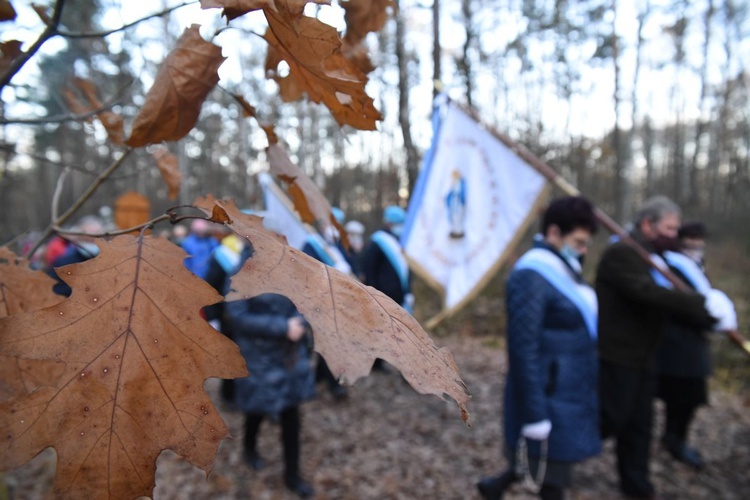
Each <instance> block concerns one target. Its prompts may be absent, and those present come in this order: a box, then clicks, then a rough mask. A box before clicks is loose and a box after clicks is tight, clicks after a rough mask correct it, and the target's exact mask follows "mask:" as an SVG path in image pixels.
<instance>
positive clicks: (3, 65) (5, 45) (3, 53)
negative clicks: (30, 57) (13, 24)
mask: <svg viewBox="0 0 750 500" xmlns="http://www.w3.org/2000/svg"><path fill="white" fill-rule="evenodd" d="M21 45H22V43H21V42H19V41H18V40H8V41H7V42H1V43H0V71H5V70H6V69H8V67H9V66H10V63H12V62H13V59H15V58H16V57H18V56H20V55H21V53H22V51H21Z"/></svg>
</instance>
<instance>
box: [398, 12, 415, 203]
mask: <svg viewBox="0 0 750 500" xmlns="http://www.w3.org/2000/svg"><path fill="white" fill-rule="evenodd" d="M400 4H401V2H400V1H399V0H396V59H397V61H398V93H399V100H398V121H399V123H400V124H401V134H402V135H403V137H404V149H405V150H406V175H407V184H408V185H407V186H406V188H407V190H408V191H409V193H411V191H412V189H413V188H414V184H415V183H416V181H417V174H418V173H419V155H418V154H417V150H416V148H415V147H414V142H413V141H412V138H411V119H410V117H409V109H410V106H409V68H408V61H407V55H406V49H405V43H404V38H405V35H406V30H405V28H404V17H403V14H404V13H403V11H402V10H401V9H400Z"/></svg>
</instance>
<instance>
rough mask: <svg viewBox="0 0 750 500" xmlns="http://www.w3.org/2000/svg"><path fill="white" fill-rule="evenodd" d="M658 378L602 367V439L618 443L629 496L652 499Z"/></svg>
mask: <svg viewBox="0 0 750 500" xmlns="http://www.w3.org/2000/svg"><path fill="white" fill-rule="evenodd" d="M655 394H656V378H655V376H654V374H653V373H652V372H651V371H650V370H647V369H644V370H639V369H634V368H628V367H625V366H621V365H618V364H615V363H611V362H609V361H605V360H600V363H599V401H600V405H601V431H602V438H607V437H610V436H614V437H615V439H616V441H617V443H616V444H617V472H618V473H619V475H620V489H621V490H622V492H623V493H625V494H626V495H631V496H643V497H646V496H649V495H652V494H653V492H654V487H653V485H652V484H651V481H650V479H649V459H650V451H651V425H652V423H653V406H652V400H653V398H654V396H655Z"/></svg>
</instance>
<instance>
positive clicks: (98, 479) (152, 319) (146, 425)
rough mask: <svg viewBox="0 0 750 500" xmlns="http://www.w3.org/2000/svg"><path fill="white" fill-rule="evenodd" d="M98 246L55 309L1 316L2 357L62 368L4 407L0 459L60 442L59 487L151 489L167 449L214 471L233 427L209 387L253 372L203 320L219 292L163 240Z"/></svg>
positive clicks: (11, 460) (75, 491)
mask: <svg viewBox="0 0 750 500" xmlns="http://www.w3.org/2000/svg"><path fill="white" fill-rule="evenodd" d="M96 242H97V245H99V248H100V249H101V252H100V254H99V255H98V256H97V257H95V258H94V259H91V260H89V261H86V262H83V263H80V264H73V265H70V266H65V267H62V268H60V269H58V274H59V275H60V276H62V277H63V279H64V280H65V281H66V282H67V283H68V284H69V285H70V286H71V288H72V289H73V293H72V295H71V296H70V298H68V299H66V300H65V301H64V302H61V303H60V304H58V305H54V306H52V307H48V308H46V309H42V310H40V311H36V312H31V313H27V314H19V315H14V316H10V317H7V318H4V319H2V320H0V354H4V355H9V356H22V357H26V358H34V359H55V360H59V361H61V362H62V363H64V364H65V372H64V374H63V376H62V380H61V382H60V384H59V386H58V388H48V387H44V388H41V389H38V390H36V391H35V392H33V393H32V394H31V395H29V396H27V397H25V398H21V399H17V400H15V401H13V402H10V403H6V404H3V405H0V428H1V429H2V433H1V434H0V436H2V444H1V445H0V467H2V468H3V469H8V468H14V467H17V466H19V465H21V464H23V463H25V462H27V461H29V460H31V459H32V458H33V457H34V456H36V455H37V454H38V453H39V452H41V451H42V450H44V449H45V448H47V447H54V448H55V449H56V450H57V457H58V462H57V474H56V477H55V495H56V496H57V497H67V498H110V499H115V498H116V499H120V498H134V497H139V496H148V495H151V493H152V491H153V488H154V472H155V468H156V459H157V457H158V455H159V453H161V451H162V450H166V449H170V450H173V451H174V452H176V453H178V454H179V455H182V456H183V457H184V458H185V459H187V460H188V461H189V462H191V463H192V464H194V465H196V466H198V467H200V468H201V469H204V470H206V471H210V469H211V468H212V465H213V462H214V459H215V456H216V450H217V448H218V446H219V442H220V441H221V439H223V438H225V437H227V435H228V431H227V428H226V426H225V425H224V422H223V420H222V419H221V416H220V415H219V413H218V412H217V411H216V409H215V408H214V407H213V406H212V404H211V400H210V399H209V397H208V395H207V394H206V393H205V392H204V390H203V383H204V381H205V380H206V379H207V378H209V377H221V378H235V377H243V376H247V369H246V366H245V362H244V359H243V358H242V356H241V355H240V352H239V349H238V347H237V345H236V344H234V343H233V342H232V341H231V340H229V339H228V338H226V337H225V336H223V335H221V334H220V333H218V332H216V331H215V330H214V329H213V328H211V327H210V326H209V325H208V324H207V323H206V322H205V321H204V320H203V319H202V318H201V317H200V314H199V311H200V309H201V308H202V307H204V306H206V305H209V304H213V303H216V302H218V301H219V300H221V296H220V295H219V294H218V293H216V291H215V290H214V289H213V288H212V287H211V286H210V285H208V284H206V283H205V282H204V281H202V280H201V279H199V278H197V277H195V276H194V275H193V274H192V273H190V272H189V271H188V270H187V269H186V268H185V267H184V266H183V265H182V261H183V260H184V258H185V257H186V254H185V252H183V251H182V250H181V249H179V248H178V247H176V246H175V245H173V244H171V243H169V242H168V241H167V240H165V239H163V238H156V237H150V236H145V237H142V238H137V237H135V236H129V235H126V236H119V237H117V238H115V239H113V240H112V241H110V242H105V241H104V240H96Z"/></svg>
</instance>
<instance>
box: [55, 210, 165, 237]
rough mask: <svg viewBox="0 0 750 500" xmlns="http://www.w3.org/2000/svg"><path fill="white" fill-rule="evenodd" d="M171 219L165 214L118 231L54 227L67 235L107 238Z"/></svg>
mask: <svg viewBox="0 0 750 500" xmlns="http://www.w3.org/2000/svg"><path fill="white" fill-rule="evenodd" d="M170 219H172V216H171V215H170V214H163V215H160V216H159V217H156V218H154V219H151V220H150V221H147V222H144V223H143V224H138V225H137V226H133V227H128V228H125V229H118V230H117V231H107V232H105V233H81V232H78V231H68V230H66V229H63V228H61V227H58V226H55V227H53V228H52V229H53V231H55V232H56V233H60V234H64V235H65V236H91V237H93V238H106V237H110V236H119V235H121V234H129V233H132V232H133V231H140V230H141V229H143V228H145V227H148V226H153V225H154V224H156V223H157V222H161V221H163V220H170Z"/></svg>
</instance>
